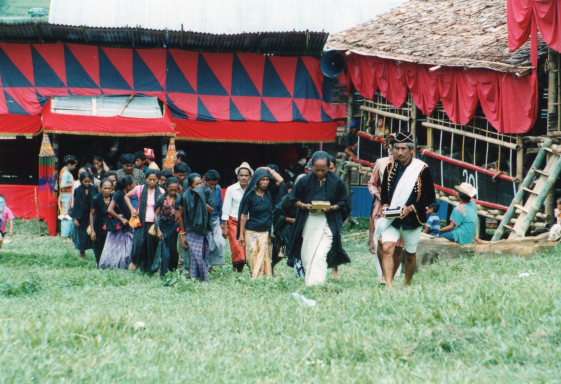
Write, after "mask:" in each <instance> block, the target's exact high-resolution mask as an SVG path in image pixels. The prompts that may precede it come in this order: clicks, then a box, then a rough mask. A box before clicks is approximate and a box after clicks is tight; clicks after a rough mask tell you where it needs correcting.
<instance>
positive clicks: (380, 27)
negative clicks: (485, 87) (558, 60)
mask: <svg viewBox="0 0 561 384" xmlns="http://www.w3.org/2000/svg"><path fill="white" fill-rule="evenodd" d="M326 48H327V49H337V50H344V51H351V52H355V53H359V54H362V55H368V56H376V57H380V58H386V59H393V60H399V61H408V62H414V63H419V64H427V65H434V66H436V65H441V66H448V67H464V68H487V69H492V70H496V71H500V72H524V71H527V70H529V69H531V68H532V67H531V64H530V55H529V54H530V49H529V44H526V45H525V46H524V47H523V48H522V49H520V50H518V51H516V52H513V53H511V52H510V51H509V49H508V36H507V24H506V1H505V0H409V1H408V2H406V3H404V4H403V5H401V6H398V7H396V8H393V9H391V10H390V11H388V12H385V13H382V14H380V15H378V16H377V17H376V18H374V19H372V20H370V21H368V22H366V23H364V24H360V25H358V26H356V27H354V28H351V29H348V30H346V31H343V32H339V33H336V34H333V35H330V37H329V39H328V40H327V43H326ZM545 51H546V50H545V49H540V53H544V52H545Z"/></svg>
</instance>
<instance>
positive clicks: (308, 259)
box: [301, 212, 333, 286]
mask: <svg viewBox="0 0 561 384" xmlns="http://www.w3.org/2000/svg"><path fill="white" fill-rule="evenodd" d="M302 237H303V241H302V253H301V255H302V264H303V265H304V271H305V272H306V285H308V286H309V285H321V284H323V283H325V279H326V278H327V254H328V253H329V251H330V250H331V244H332V243H333V234H332V233H331V230H330V229H329V225H328V224H327V219H326V217H325V213H323V212H321V213H310V214H309V215H308V218H307V219H306V224H304V232H303V233H302Z"/></svg>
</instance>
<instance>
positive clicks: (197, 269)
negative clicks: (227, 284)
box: [187, 231, 209, 281]
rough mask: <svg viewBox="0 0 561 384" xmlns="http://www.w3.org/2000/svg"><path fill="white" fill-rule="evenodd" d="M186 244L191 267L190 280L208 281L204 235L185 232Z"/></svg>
mask: <svg viewBox="0 0 561 384" xmlns="http://www.w3.org/2000/svg"><path fill="white" fill-rule="evenodd" d="M187 244H188V245H189V254H190V255H191V265H190V267H189V270H190V272H191V278H192V279H198V280H202V281H208V280H209V278H208V264H207V261H206V251H207V248H208V247H207V246H206V244H205V235H200V234H198V233H197V232H192V231H187Z"/></svg>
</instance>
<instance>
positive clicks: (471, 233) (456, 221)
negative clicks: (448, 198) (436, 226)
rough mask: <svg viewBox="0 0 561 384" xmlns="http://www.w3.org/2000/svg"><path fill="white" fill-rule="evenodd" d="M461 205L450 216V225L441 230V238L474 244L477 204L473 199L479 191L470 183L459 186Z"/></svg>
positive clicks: (462, 243) (457, 187)
mask: <svg viewBox="0 0 561 384" xmlns="http://www.w3.org/2000/svg"><path fill="white" fill-rule="evenodd" d="M455 188H456V190H457V191H458V192H459V197H460V204H459V205H458V206H457V207H456V208H454V210H453V211H452V215H451V216H450V224H448V225H447V226H446V227H444V228H442V229H440V237H443V238H445V239H448V240H450V241H454V242H456V243H458V244H461V245H464V244H473V242H474V239H475V235H476V230H477V224H478V222H479V220H478V217H477V204H475V201H473V198H474V197H475V196H476V195H477V189H475V187H474V186H472V185H471V184H469V183H461V184H460V185H457V186H456V187H455Z"/></svg>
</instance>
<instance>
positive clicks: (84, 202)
mask: <svg viewBox="0 0 561 384" xmlns="http://www.w3.org/2000/svg"><path fill="white" fill-rule="evenodd" d="M96 194H97V190H96V188H95V187H94V186H93V185H92V186H91V187H90V188H89V193H88V194H86V189H85V188H84V186H83V185H80V186H79V187H78V188H76V189H75V190H74V201H73V203H72V204H73V205H72V211H71V212H70V217H72V218H73V219H76V220H78V221H79V222H80V223H87V222H89V220H90V209H91V207H92V200H93V198H94V196H95V195H96Z"/></svg>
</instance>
